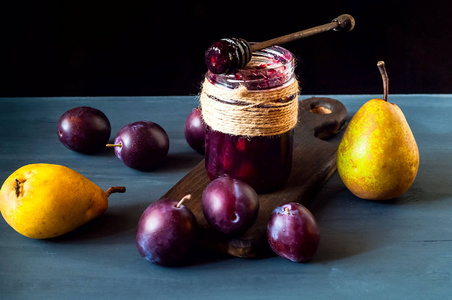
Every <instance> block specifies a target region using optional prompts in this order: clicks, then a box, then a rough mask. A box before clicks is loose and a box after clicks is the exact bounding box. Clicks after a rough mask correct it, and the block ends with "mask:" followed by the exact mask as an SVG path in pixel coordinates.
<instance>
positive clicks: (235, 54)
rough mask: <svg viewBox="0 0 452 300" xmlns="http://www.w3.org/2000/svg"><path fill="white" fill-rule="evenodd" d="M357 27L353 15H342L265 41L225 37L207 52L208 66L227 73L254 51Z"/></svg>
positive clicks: (242, 63) (243, 62) (240, 66)
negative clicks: (250, 42) (257, 41)
mask: <svg viewBox="0 0 452 300" xmlns="http://www.w3.org/2000/svg"><path fill="white" fill-rule="evenodd" d="M354 27H355V19H354V18H353V17H352V16H351V15H347V14H344V15H340V16H339V17H337V18H336V19H334V20H333V21H331V22H330V23H328V24H324V25H320V26H316V27H312V28H309V29H305V30H302V31H297V32H294V33H290V34H287V35H284V36H280V37H277V38H274V39H271V40H267V41H264V42H260V43H256V44H249V43H248V42H247V41H245V40H244V39H241V38H225V39H221V40H219V41H217V42H215V43H213V44H212V46H210V47H209V49H207V51H206V52H205V60H206V65H207V68H208V69H209V70H210V72H212V73H214V74H227V73H230V72H232V71H234V70H236V69H241V68H243V67H244V66H245V65H246V64H247V63H248V62H249V61H250V60H251V55H252V53H253V52H254V51H257V50H261V49H264V48H268V47H271V46H275V45H281V44H284V43H287V42H291V41H294V40H298V39H301V38H304V37H308V36H311V35H315V34H318V33H322V32H326V31H330V30H334V31H342V32H348V31H351V30H352V29H353V28H354Z"/></svg>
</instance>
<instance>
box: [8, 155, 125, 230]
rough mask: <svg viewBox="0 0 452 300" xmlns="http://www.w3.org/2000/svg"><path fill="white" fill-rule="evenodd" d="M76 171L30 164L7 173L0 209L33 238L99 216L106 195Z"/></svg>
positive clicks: (121, 189)
mask: <svg viewBox="0 0 452 300" xmlns="http://www.w3.org/2000/svg"><path fill="white" fill-rule="evenodd" d="M124 191H125V187H112V188H110V189H108V190H107V192H104V191H103V190H102V189H101V188H100V187H98V186H97V185H95V184H94V183H93V182H91V181H90V180H88V179H87V178H86V177H84V176H83V175H81V174H80V173H78V172H76V171H74V170H72V169H69V168H67V167H64V166H60V165H53V164H30V165H26V166H23V167H21V168H19V169H18V170H16V171H15V172H14V173H13V174H11V175H10V176H9V177H8V178H7V179H6V181H5V182H4V183H3V186H2V188H1V190H0V211H1V213H2V215H3V218H4V219H5V220H6V222H7V223H8V224H9V225H10V226H11V227H13V228H14V229H15V230H16V231H17V232H19V233H21V234H23V235H25V236H27V237H30V238H35V239H46V238H52V237H56V236H59V235H62V234H65V233H67V232H69V231H72V230H74V229H76V228H77V227H79V226H81V225H83V224H85V223H87V222H89V221H90V220H92V219H94V218H96V217H98V216H100V215H101V214H103V213H104V212H105V210H106V209H107V207H108V196H109V195H110V194H111V193H113V192H124Z"/></svg>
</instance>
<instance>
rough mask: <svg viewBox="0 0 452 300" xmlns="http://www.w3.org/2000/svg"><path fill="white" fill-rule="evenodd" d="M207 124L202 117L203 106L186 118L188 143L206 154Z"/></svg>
mask: <svg viewBox="0 0 452 300" xmlns="http://www.w3.org/2000/svg"><path fill="white" fill-rule="evenodd" d="M206 129H207V125H206V123H204V120H203V118H202V111H201V107H198V108H196V109H194V110H193V111H192V112H191V113H190V114H189V115H188V117H187V119H186V120H185V126H184V134H185V140H186V141H187V143H188V145H189V146H190V147H191V148H193V149H194V150H196V151H198V152H199V153H201V154H204V144H205V139H206Z"/></svg>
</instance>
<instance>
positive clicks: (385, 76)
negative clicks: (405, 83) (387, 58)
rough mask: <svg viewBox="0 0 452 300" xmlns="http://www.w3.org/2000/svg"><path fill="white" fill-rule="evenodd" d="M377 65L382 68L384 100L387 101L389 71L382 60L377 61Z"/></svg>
mask: <svg viewBox="0 0 452 300" xmlns="http://www.w3.org/2000/svg"><path fill="white" fill-rule="evenodd" d="M377 67H378V69H379V70H380V74H381V78H382V79H383V100H385V101H386V102H387V101H388V94H389V77H388V73H387V72H386V68H385V62H384V61H382V60H380V61H379V62H378V63H377Z"/></svg>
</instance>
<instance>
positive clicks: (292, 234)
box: [267, 202, 320, 262]
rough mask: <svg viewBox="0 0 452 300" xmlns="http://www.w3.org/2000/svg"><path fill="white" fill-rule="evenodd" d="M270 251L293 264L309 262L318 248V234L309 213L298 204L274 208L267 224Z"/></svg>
mask: <svg viewBox="0 0 452 300" xmlns="http://www.w3.org/2000/svg"><path fill="white" fill-rule="evenodd" d="M267 239H268V243H269V245H270V247H271V248H272V250H273V251H274V252H275V253H276V254H278V255H279V256H281V257H284V258H286V259H289V260H291V261H293V262H304V261H307V260H310V259H311V258H312V257H313V256H314V254H315V252H316V251H317V247H318V246H319V241H320V232H319V229H318V227H317V223H316V221H315V219H314V216H313V215H312V214H311V212H310V211H309V210H308V209H307V208H306V207H304V206H303V205H301V204H299V203H295V202H292V203H289V204H284V205H281V206H279V207H277V208H275V209H274V210H273V212H272V214H271V216H270V220H269V222H268V224H267Z"/></svg>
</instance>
